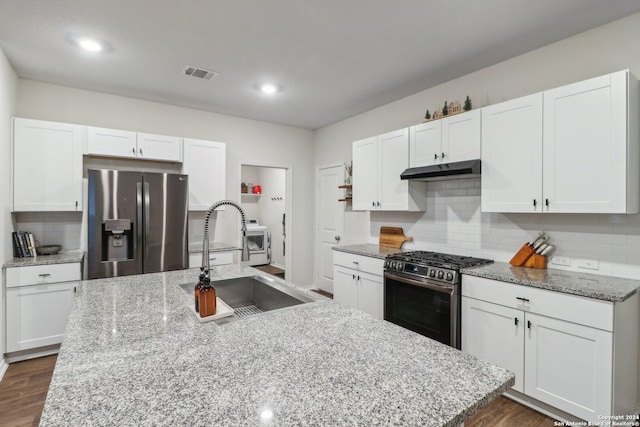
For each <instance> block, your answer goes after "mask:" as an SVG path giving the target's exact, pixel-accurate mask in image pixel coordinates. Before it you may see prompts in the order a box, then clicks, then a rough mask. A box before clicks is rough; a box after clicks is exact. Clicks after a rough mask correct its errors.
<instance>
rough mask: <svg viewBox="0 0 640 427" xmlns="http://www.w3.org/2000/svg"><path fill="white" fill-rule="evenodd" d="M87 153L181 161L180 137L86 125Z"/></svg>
mask: <svg viewBox="0 0 640 427" xmlns="http://www.w3.org/2000/svg"><path fill="white" fill-rule="evenodd" d="M87 133H88V140H87V153H88V154H89V155H96V156H107V157H125V158H135V159H140V160H160V161H167V162H181V161H182V156H181V154H182V150H181V145H180V138H178V137H175V136H165V135H152V134H148V133H136V132H130V131H123V130H117V129H105V128H96V127H88V132H87Z"/></svg>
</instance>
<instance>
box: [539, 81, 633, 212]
mask: <svg viewBox="0 0 640 427" xmlns="http://www.w3.org/2000/svg"><path fill="white" fill-rule="evenodd" d="M638 96H639V93H638V83H637V80H636V79H635V78H634V77H633V76H632V75H630V74H629V72H628V71H620V72H617V73H613V74H609V75H606V76H602V77H597V78H593V79H589V80H585V81H583V82H579V83H575V84H571V85H567V86H563V87H560V88H557V89H553V90H549V91H546V92H544V128H543V129H544V134H543V144H542V152H543V153H544V154H543V156H544V158H543V162H542V165H543V168H542V170H543V175H544V180H543V182H544V191H543V193H544V194H543V196H544V199H545V200H544V202H545V209H544V210H545V212H587V213H589V212H596V213H637V212H638V182H639V178H640V175H639V174H638V166H639V165H638V163H639V151H638V146H639V145H640V140H639V138H640V137H639V134H638V114H639V111H638V108H637V107H638ZM629 118H631V120H629Z"/></svg>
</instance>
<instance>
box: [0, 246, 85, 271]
mask: <svg viewBox="0 0 640 427" xmlns="http://www.w3.org/2000/svg"><path fill="white" fill-rule="evenodd" d="M83 259H84V251H82V250H73V251H63V252H60V253H58V254H55V255H38V256H34V257H24V258H12V259H10V260H8V261H7V262H5V263H4V264H3V265H2V268H9V267H29V266H34V265H51V264H69V263H74V262H82V260H83Z"/></svg>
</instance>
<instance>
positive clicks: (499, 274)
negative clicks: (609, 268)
mask: <svg viewBox="0 0 640 427" xmlns="http://www.w3.org/2000/svg"><path fill="white" fill-rule="evenodd" d="M460 272H461V273H462V274H467V275H469V276H477V277H484V278H486V279H494V280H500V281H502V282H509V283H515V284H517V285H524V286H532V287H535V288H540V289H548V290H550V291H556V292H564V293H567V294H573V295H579V296H583V297H588V298H595V299H599V300H604V301H612V302H620V301H624V300H626V299H627V298H629V297H630V296H631V295H633V294H634V293H636V292H637V290H638V288H639V287H640V280H632V279H622V278H619V277H609V276H599V275H596V274H587V273H578V272H573V271H564V270H553V269H535V268H525V267H514V266H512V265H510V264H509V263H506V262H496V263H493V264H488V265H484V266H480V267H473V268H464V269H462V270H460Z"/></svg>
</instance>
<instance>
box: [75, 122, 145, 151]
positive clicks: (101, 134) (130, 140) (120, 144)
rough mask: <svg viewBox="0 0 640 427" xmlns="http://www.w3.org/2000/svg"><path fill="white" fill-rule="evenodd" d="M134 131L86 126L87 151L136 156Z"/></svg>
mask: <svg viewBox="0 0 640 427" xmlns="http://www.w3.org/2000/svg"><path fill="white" fill-rule="evenodd" d="M137 150H138V146H137V142H136V133H135V132H129V131H125V130H117V129H105V128H96V127H92V126H90V127H88V128H87V152H88V154H93V155H97V156H111V157H130V158H136V157H137Z"/></svg>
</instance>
